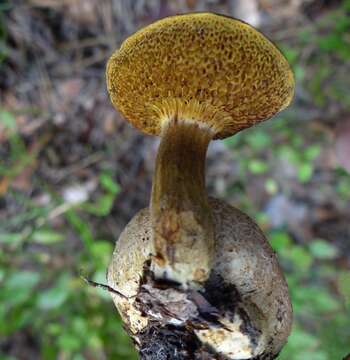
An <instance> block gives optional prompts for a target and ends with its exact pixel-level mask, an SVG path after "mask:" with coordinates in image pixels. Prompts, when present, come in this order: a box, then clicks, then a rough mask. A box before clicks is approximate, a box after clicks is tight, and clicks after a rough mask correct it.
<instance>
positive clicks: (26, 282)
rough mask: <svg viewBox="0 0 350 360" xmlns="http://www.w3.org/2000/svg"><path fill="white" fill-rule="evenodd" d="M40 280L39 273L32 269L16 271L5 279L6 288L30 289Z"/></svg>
mask: <svg viewBox="0 0 350 360" xmlns="http://www.w3.org/2000/svg"><path fill="white" fill-rule="evenodd" d="M39 281H40V275H39V273H37V272H34V271H17V272H15V273H12V274H11V275H9V277H8V278H7V279H6V288H11V289H18V288H21V289H23V288H26V289H32V288H33V287H34V286H36V285H37V284H38V283H39Z"/></svg>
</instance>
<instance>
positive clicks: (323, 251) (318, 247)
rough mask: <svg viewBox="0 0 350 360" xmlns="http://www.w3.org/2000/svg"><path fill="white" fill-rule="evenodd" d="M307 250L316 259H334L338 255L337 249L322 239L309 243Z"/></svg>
mask: <svg viewBox="0 0 350 360" xmlns="http://www.w3.org/2000/svg"><path fill="white" fill-rule="evenodd" d="M309 250H310V253H311V255H313V256H314V257H315V258H317V259H334V258H336V257H337V256H338V249H337V248H336V247H335V246H333V245H332V244H330V243H329V242H327V241H325V240H322V239H317V240H314V241H312V242H311V243H310V244H309Z"/></svg>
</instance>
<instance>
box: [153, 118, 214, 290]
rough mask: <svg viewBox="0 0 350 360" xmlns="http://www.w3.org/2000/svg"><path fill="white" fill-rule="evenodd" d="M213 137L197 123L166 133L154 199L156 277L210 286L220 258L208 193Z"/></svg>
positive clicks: (174, 124) (177, 122)
mask: <svg viewBox="0 0 350 360" xmlns="http://www.w3.org/2000/svg"><path fill="white" fill-rule="evenodd" d="M211 138H212V133H211V131H210V130H209V129H208V128H204V127H202V126H200V125H198V124H197V123H194V122H189V121H186V120H181V119H177V118H174V119H171V120H169V121H168V122H167V123H166V124H165V125H164V126H163V129H162V135H161V143H160V146H159V150H158V155H157V160H156V169H155V174H154V178H153V187H152V197H151V206H150V207H151V217H152V227H153V236H154V248H155V249H154V251H155V256H154V261H153V265H154V272H155V274H156V276H157V277H160V278H167V279H170V280H173V281H176V282H179V283H180V284H182V285H183V286H186V285H187V284H189V283H193V282H195V283H196V282H197V283H202V282H204V281H205V280H206V279H207V278H208V276H209V272H210V269H211V264H212V260H213V256H214V236H213V225H212V218H211V212H210V208H209V205H208V199H207V194H206V191H205V174H204V173H205V156H206V151H207V148H208V144H209V142H210V140H211Z"/></svg>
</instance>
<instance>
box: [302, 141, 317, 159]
mask: <svg viewBox="0 0 350 360" xmlns="http://www.w3.org/2000/svg"><path fill="white" fill-rule="evenodd" d="M320 153H321V146H320V145H318V144H317V145H316V144H315V145H310V146H309V147H307V148H306V150H305V152H304V154H305V158H306V159H307V160H309V161H312V160H314V159H316V158H317V156H319V155H320Z"/></svg>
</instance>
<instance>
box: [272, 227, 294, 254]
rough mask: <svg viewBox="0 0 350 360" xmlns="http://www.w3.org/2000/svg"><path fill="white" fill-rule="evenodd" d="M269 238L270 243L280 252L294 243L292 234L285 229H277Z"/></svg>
mask: <svg viewBox="0 0 350 360" xmlns="http://www.w3.org/2000/svg"><path fill="white" fill-rule="evenodd" d="M269 238H270V245H271V246H272V248H273V249H274V250H275V251H277V252H280V251H281V250H282V249H286V248H288V247H290V246H291V244H292V239H291V238H290V236H289V235H288V234H287V233H286V232H283V231H275V232H273V233H272V234H270V236H269Z"/></svg>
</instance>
